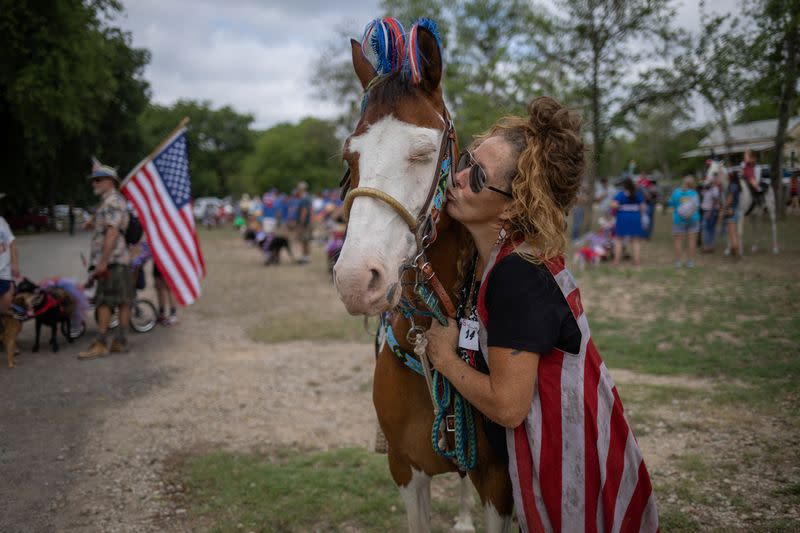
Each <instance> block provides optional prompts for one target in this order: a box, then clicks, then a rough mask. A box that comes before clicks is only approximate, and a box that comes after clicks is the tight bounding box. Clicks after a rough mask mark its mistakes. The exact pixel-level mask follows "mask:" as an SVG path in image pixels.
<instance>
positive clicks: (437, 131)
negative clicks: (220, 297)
mask: <svg viewBox="0 0 800 533" xmlns="http://www.w3.org/2000/svg"><path fill="white" fill-rule="evenodd" d="M351 48H352V61H353V68H354V70H355V73H356V76H357V77H358V79H359V81H360V82H361V86H362V87H363V89H364V101H363V105H362V115H361V117H360V119H359V121H358V124H357V125H356V127H355V130H354V131H353V132H352V134H351V135H350V136H349V137H348V138H347V140H346V141H345V143H344V146H343V150H342V152H343V160H344V161H345V162H346V164H347V171H346V172H345V176H344V178H343V180H342V184H341V185H342V187H343V196H344V198H345V203H344V208H345V213H346V214H348V217H349V218H348V226H347V234H346V238H345V241H344V244H343V246H342V249H341V253H340V255H339V258H338V260H337V262H336V264H335V266H334V270H333V276H334V284H335V286H336V289H337V291H338V293H339V297H340V299H341V300H342V302H343V303H344V305H345V307H346V309H347V311H348V312H349V313H350V314H353V315H367V316H370V315H372V316H374V315H380V314H382V313H386V312H389V311H391V310H395V312H393V313H392V314H391V317H390V318H388V319H387V320H388V322H387V327H386V328H385V330H384V333H387V332H388V333H389V334H390V335H388V337H387V338H386V339H384V340H383V342H382V343H379V344H378V345H377V348H376V351H377V357H376V363H375V371H374V381H373V403H374V406H375V410H376V413H377V418H378V422H379V425H380V429H381V430H382V432H383V434H384V435H385V438H386V441H387V443H388V450H387V456H388V463H389V470H390V472H391V475H392V478H393V479H394V482H395V483H396V485H397V486H398V488H399V490H400V493H401V495H402V498H403V500H404V503H405V507H406V515H407V519H408V527H409V530H410V531H412V532H427V531H430V482H431V477H432V476H435V475H438V474H443V473H447V472H459V474H460V476H461V491H460V492H461V497H460V499H461V501H460V505H459V516H458V518H457V523H456V526H455V527H456V530H461V531H472V530H474V528H473V526H472V521H471V517H470V514H469V507H470V503H469V501H470V499H471V497H470V492H471V491H470V489H469V486H468V484H467V481H466V479H465V472H464V470H465V469H462V468H461V467H460V463H459V464H456V462H454V461H453V460H451V459H447V458H445V457H443V456H442V455H440V454H437V453H436V452H435V451H434V449H433V443H434V442H435V441H436V439H435V437H434V438H433V439H432V430H431V428H432V425H433V423H434V408H433V396H434V394H433V393H432V392H431V389H430V388H429V385H428V383H427V381H426V379H424V378H423V377H422V376H420V374H424V373H426V372H430V369H429V367H427V359H425V358H424V338H423V336H422V335H420V334H419V333H420V331H421V329H420V328H422V329H424V328H425V327H427V326H428V324H429V321H428V320H429V319H425V318H419V317H415V316H411V318H406V314H404V313H401V312H397V309H398V306H399V305H400V304H401V302H405V301H411V300H414V297H415V295H418V294H419V293H415V291H414V289H413V288H412V287H414V288H416V287H417V286H418V285H419V283H420V282H423V283H426V284H427V285H430V286H432V287H433V289H434V291H433V292H435V293H436V295H437V296H438V301H439V302H440V303H442V304H443V305H444V306H445V307H447V305H445V304H447V303H449V304H450V306H451V307H452V300H453V298H454V295H455V288H454V285H455V284H456V279H457V264H456V257H457V255H458V251H459V243H460V242H462V241H461V240H460V239H461V238H463V235H464V233H463V232H464V230H463V227H461V226H460V225H459V224H457V223H456V222H455V221H454V220H452V219H450V218H449V217H448V216H447V214H446V213H445V212H444V209H443V207H444V206H443V205H442V203H443V202H444V200H445V191H446V187H447V181H446V179H445V181H444V186H443V187H442V186H441V184H442V179H441V176H443V175H445V174H447V172H448V171H454V170H452V169H451V164H452V163H454V161H455V160H456V159H455V158H456V157H457V146H456V140H455V131H454V128H453V125H452V121H451V120H450V115H449V112H448V110H447V107H446V106H445V103H444V99H443V96H442V88H441V76H442V55H441V49H440V45H439V38H438V33H437V30H436V26H435V23H433V22H432V21H430V20H428V19H421V20H420V21H418V22H417V23H416V24H414V26H412V28H411V29H410V30H409V33H408V35H407V36H406V35H405V34H404V33H403V30H402V26H400V24H399V23H398V22H397V21H396V20H395V19H392V18H386V19H378V20H375V21H373V22H371V23H370V24H369V25H368V26H367V29H366V31H365V34H364V38H363V39H362V42H358V41H355V40H351ZM345 192H346V195H345V194H344V193H345ZM423 272H424V273H423ZM415 276H416V278H415ZM414 279H416V282H414ZM448 314H450V315H451V316H452V315H453V313H452V309H450V310H449V311H448ZM415 334H416V335H415ZM414 338H416V339H417V341H418V342H421V343H422V350H414V348H419V345H417V346H414V347H412V339H414ZM420 339H423V340H422V341H420ZM414 353H416V354H417V355H419V356H420V357H419V359H422V361H420V360H419V359H417V358H414V357H413V356H412V355H409V354H414ZM401 358H403V359H401ZM414 367H416V369H417V371H416V372H415V371H413V370H411V368H414ZM420 367H422V370H420ZM475 425H476V442H477V445H476V455H477V460H476V461H475V468H474V469H472V470H470V471H469V472H468V476H469V478H470V480H471V481H472V483H473V485H474V486H475V488H476V489H477V491H478V494H479V496H480V500H481V503H482V505H483V507H484V511H485V517H486V530H487V531H490V532H501V531H502V532H504V531H509V530H510V527H511V516H512V511H513V494H512V487H511V480H510V478H509V473H508V456H507V454H504V453H503V452H505V450H504V449H503V450H502V451H498V450H497V449H495V448H496V447H493V446H492V445H491V444H490V442H489V439H488V438H487V436H486V433H485V427H486V425H487V422H486V421H485V420H484V419H483V418H482V417H481V416H480V415H478V416H476V417H475ZM439 444H442V441H441V440H440V441H439Z"/></svg>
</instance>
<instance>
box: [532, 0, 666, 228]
mask: <svg viewBox="0 0 800 533" xmlns="http://www.w3.org/2000/svg"><path fill="white" fill-rule="evenodd" d="M553 4H554V6H553V7H552V8H549V7H547V6H544V5H538V6H536V7H535V8H534V12H535V13H536V18H537V19H538V22H537V25H538V27H539V28H541V29H542V31H540V32H534V33H533V34H532V35H531V41H532V43H533V44H534V49H535V50H536V51H537V53H538V54H539V57H540V62H541V64H542V65H543V68H545V69H546V70H547V71H552V70H553V69H558V71H557V77H559V78H562V79H564V80H565V81H566V83H567V84H568V85H569V86H571V87H572V90H571V91H570V95H571V97H572V98H573V99H574V104H577V105H578V106H580V107H582V108H583V109H584V110H585V114H586V115H587V116H588V133H589V135H590V137H591V142H592V153H591V159H590V164H589V169H588V170H589V172H588V175H587V181H588V186H589V187H590V189H593V188H594V182H595V176H596V174H597V169H598V166H599V164H600V161H601V160H602V158H603V155H604V150H605V144H606V141H607V139H608V138H609V136H610V135H611V134H612V133H613V132H614V131H615V129H618V128H620V127H623V126H625V125H627V121H628V117H629V115H630V114H631V113H632V112H634V111H636V110H637V108H638V107H640V106H642V105H643V104H646V103H649V102H654V101H656V100H658V99H659V98H663V97H665V96H669V97H673V96H674V95H675V88H674V87H669V86H663V85H657V84H656V83H655V81H656V80H657V79H658V78H657V77H656V76H654V75H653V71H654V70H655V66H654V67H653V68H651V69H649V70H648V71H646V72H642V73H640V74H639V76H638V79H637V77H636V76H635V75H634V71H635V69H636V68H637V67H639V66H640V65H642V64H643V63H644V62H646V61H647V62H650V63H651V64H653V65H657V64H658V63H659V62H663V61H664V60H665V59H666V58H669V57H670V46H671V45H673V44H675V43H676V42H678V40H679V39H680V37H681V34H680V33H679V32H676V31H674V30H672V29H671V27H670V24H671V21H672V19H673V17H674V14H675V12H674V9H673V8H672V7H670V3H669V2H668V1H667V0H629V1H626V2H622V1H620V0H554V2H553ZM643 43H647V45H644V46H643ZM589 215H590V216H589V218H590V219H591V206H590V213H589Z"/></svg>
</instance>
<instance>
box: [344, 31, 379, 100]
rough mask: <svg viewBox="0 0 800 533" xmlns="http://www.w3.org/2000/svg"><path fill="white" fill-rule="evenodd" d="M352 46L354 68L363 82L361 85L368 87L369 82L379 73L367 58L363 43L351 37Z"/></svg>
mask: <svg viewBox="0 0 800 533" xmlns="http://www.w3.org/2000/svg"><path fill="white" fill-rule="evenodd" d="M350 47H351V48H352V51H353V69H354V70H355V71H356V76H358V79H359V81H360V82H361V87H363V88H364V89H366V88H367V85H369V82H371V81H372V79H373V78H374V77H375V76H377V75H378V73H377V72H375V67H373V66H372V63H370V62H369V60H367V56H365V55H364V51H363V50H362V49H361V43H359V42H358V41H356V40H355V39H350Z"/></svg>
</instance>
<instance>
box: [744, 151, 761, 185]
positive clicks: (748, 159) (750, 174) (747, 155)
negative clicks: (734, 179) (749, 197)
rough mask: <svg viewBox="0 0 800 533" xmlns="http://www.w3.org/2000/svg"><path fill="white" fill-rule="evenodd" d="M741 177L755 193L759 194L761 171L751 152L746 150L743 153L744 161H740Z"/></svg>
mask: <svg viewBox="0 0 800 533" xmlns="http://www.w3.org/2000/svg"><path fill="white" fill-rule="evenodd" d="M742 176H744V179H745V181H746V182H747V184H748V185H749V186H750V188H751V189H753V191H754V192H756V193H761V184H760V183H759V182H760V181H761V169H760V168H758V165H757V164H756V156H755V154H754V153H753V151H752V150H751V149H750V148H748V149H747V150H745V151H744V161H742Z"/></svg>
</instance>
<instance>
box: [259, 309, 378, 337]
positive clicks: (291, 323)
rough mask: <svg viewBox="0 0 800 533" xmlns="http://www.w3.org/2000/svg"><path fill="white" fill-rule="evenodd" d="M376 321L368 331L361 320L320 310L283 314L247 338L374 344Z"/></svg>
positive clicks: (268, 321)
mask: <svg viewBox="0 0 800 533" xmlns="http://www.w3.org/2000/svg"><path fill="white" fill-rule="evenodd" d="M375 324H376V321H375V319H373V320H371V321H370V322H368V324H367V328H369V331H368V330H367V329H365V327H364V319H363V318H361V317H353V316H349V315H347V314H346V313H345V314H344V315H338V314H334V315H331V314H324V313H321V312H318V311H316V310H313V309H311V310H308V311H297V312H294V313H282V314H280V315H277V316H272V317H270V318H266V319H265V320H264V321H263V322H260V323H258V324H255V325H253V326H251V327H250V328H249V329H248V330H247V334H248V335H249V336H250V338H251V339H253V340H255V341H258V342H267V343H271V342H287V341H294V340H312V341H325V340H337V341H363V342H371V341H372V340H373V338H374V334H375V327H376V326H375Z"/></svg>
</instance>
